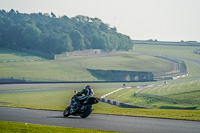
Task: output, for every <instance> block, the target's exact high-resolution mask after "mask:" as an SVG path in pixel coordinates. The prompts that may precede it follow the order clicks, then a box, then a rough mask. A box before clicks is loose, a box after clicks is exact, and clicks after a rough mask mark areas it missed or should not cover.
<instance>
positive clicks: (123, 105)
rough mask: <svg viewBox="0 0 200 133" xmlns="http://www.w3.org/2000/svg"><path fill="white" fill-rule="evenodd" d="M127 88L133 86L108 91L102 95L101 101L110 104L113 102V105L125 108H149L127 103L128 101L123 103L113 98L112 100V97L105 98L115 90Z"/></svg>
mask: <svg viewBox="0 0 200 133" xmlns="http://www.w3.org/2000/svg"><path fill="white" fill-rule="evenodd" d="M125 88H131V87H122V88H119V89H117V90H114V91H112V92H110V93H107V94H105V95H103V96H101V98H99V101H101V102H104V103H108V104H112V105H116V106H119V107H123V108H144V109H147V108H146V107H140V106H135V105H130V104H127V103H121V102H117V101H113V100H110V99H105V97H107V96H109V95H111V94H113V93H115V92H118V91H120V90H123V89H125Z"/></svg>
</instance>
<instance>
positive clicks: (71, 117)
mask: <svg viewBox="0 0 200 133" xmlns="http://www.w3.org/2000/svg"><path fill="white" fill-rule="evenodd" d="M46 118H64V119H81V117H79V116H68V117H64V116H47V117H46Z"/></svg>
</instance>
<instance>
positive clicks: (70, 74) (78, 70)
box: [0, 49, 173, 81]
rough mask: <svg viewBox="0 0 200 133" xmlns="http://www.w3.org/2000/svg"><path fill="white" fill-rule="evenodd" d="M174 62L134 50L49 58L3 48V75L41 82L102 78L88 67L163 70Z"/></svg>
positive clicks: (0, 74)
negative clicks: (92, 72) (94, 74)
mask: <svg viewBox="0 0 200 133" xmlns="http://www.w3.org/2000/svg"><path fill="white" fill-rule="evenodd" d="M172 67H173V66H172V64H171V63H169V62H167V61H165V60H161V59H158V58H155V57H152V56H148V55H141V54H137V53H134V52H114V53H109V54H108V53H104V54H100V55H95V56H71V57H65V58H61V59H58V60H46V59H43V58H41V57H37V56H34V55H31V54H27V53H22V52H18V51H13V50H9V49H1V50H0V78H7V77H13V78H25V79H26V80H32V81H40V80H48V81H73V80H77V81H91V80H99V77H94V76H93V75H92V74H91V73H90V72H89V71H88V70H87V69H88V68H89V69H104V70H128V71H150V72H162V71H170V70H172V69H173V68H172Z"/></svg>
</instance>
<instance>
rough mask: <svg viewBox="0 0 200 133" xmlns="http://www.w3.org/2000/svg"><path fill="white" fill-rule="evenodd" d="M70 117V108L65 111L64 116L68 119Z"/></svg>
mask: <svg viewBox="0 0 200 133" xmlns="http://www.w3.org/2000/svg"><path fill="white" fill-rule="evenodd" d="M69 115H70V107H67V108H66V109H65V111H64V112H63V116H64V117H68V116H69Z"/></svg>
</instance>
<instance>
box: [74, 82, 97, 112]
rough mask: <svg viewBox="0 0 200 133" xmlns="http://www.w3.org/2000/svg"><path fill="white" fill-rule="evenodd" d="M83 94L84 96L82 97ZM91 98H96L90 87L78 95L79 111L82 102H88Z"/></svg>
mask: <svg viewBox="0 0 200 133" xmlns="http://www.w3.org/2000/svg"><path fill="white" fill-rule="evenodd" d="M82 94H84V96H82ZM90 97H94V91H93V89H92V87H91V86H90V85H87V86H86V87H85V89H83V90H82V91H80V92H78V93H77V94H76V97H75V100H76V103H77V106H78V108H77V109H79V108H80V107H81V104H80V101H84V102H87V100H88V99H89V98H90Z"/></svg>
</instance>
